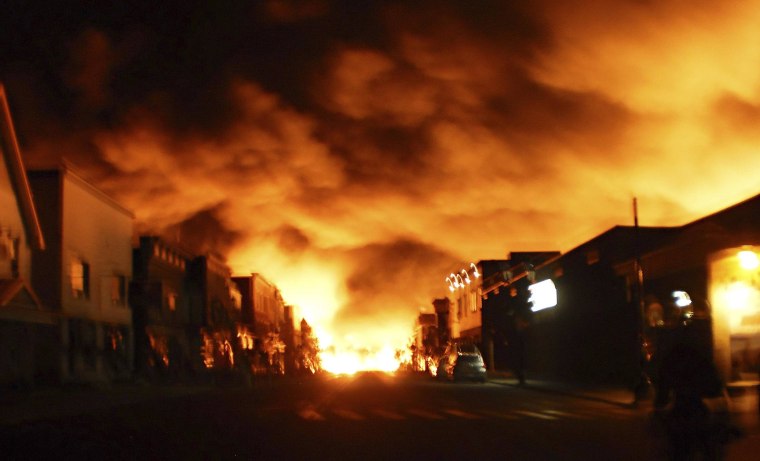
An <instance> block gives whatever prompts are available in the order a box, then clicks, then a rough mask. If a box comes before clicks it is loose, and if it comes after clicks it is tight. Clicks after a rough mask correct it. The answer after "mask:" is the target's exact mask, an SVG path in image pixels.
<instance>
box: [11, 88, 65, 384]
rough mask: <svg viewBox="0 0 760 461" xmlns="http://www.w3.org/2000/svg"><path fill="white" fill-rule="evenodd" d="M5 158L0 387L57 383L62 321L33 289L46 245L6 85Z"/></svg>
mask: <svg viewBox="0 0 760 461" xmlns="http://www.w3.org/2000/svg"><path fill="white" fill-rule="evenodd" d="M0 158H1V160H0V386H5V385H11V386H29V385H33V384H36V383H40V382H43V383H50V382H55V381H57V380H58V379H59V361H58V348H59V346H60V335H59V330H58V318H57V316H56V315H54V314H53V313H52V312H51V311H50V309H49V308H47V307H46V306H44V305H43V304H42V303H41V302H40V299H39V298H38V297H37V294H36V292H35V290H34V289H33V288H32V286H31V284H30V282H31V277H32V275H31V271H32V267H31V263H32V250H33V249H34V250H36V251H43V250H44V248H45V241H44V239H43V234H42V229H41V227H40V222H39V220H38V215H37V209H36V207H35V203H34V201H33V200H32V194H31V190H30V188H29V183H28V181H27V177H26V173H25V171H24V165H23V161H22V158H21V152H20V151H19V147H18V141H17V140H16V134H15V132H14V129H13V122H12V120H11V114H10V110H9V108H8V102H7V100H6V96H5V89H4V87H3V86H2V85H0Z"/></svg>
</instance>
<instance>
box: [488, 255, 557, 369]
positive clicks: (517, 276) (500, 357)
mask: <svg viewBox="0 0 760 461" xmlns="http://www.w3.org/2000/svg"><path fill="white" fill-rule="evenodd" d="M559 254H560V253H559V252H558V251H536V252H511V253H510V254H509V255H508V259H506V260H497V261H484V262H481V263H480V266H481V267H482V270H483V274H484V275H483V281H482V288H481V294H482V297H483V301H482V318H483V327H482V337H483V344H482V352H483V356H484V359H485V360H486V364H487V365H488V366H489V369H496V370H507V369H512V370H516V369H521V368H522V364H523V363H524V360H525V357H524V351H523V341H524V338H523V330H524V327H525V322H527V321H528V319H529V317H530V315H529V312H527V309H526V303H527V299H528V289H527V287H528V285H529V284H530V283H532V281H533V280H534V275H535V267H536V266H538V265H539V264H542V263H544V262H545V261H547V260H549V259H551V258H555V257H557V256H559Z"/></svg>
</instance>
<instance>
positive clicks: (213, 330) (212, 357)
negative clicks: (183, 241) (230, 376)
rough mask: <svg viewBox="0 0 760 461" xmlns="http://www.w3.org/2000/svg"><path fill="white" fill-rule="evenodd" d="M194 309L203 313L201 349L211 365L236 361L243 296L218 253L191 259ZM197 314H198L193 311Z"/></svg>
mask: <svg viewBox="0 0 760 461" xmlns="http://www.w3.org/2000/svg"><path fill="white" fill-rule="evenodd" d="M188 275H189V277H190V298H189V299H190V312H191V313H200V318H201V341H202V344H201V351H202V357H203V360H204V365H205V366H206V367H207V368H215V369H232V368H233V367H234V365H235V353H236V352H237V351H239V349H238V347H237V345H238V344H239V341H238V339H237V337H238V336H237V333H238V332H237V326H238V324H239V323H240V321H241V319H242V313H241V307H242V296H241V294H240V290H238V288H237V286H236V285H235V283H234V282H233V281H232V277H231V272H230V269H229V267H227V265H226V263H225V262H224V261H223V260H222V259H221V258H220V257H218V256H215V255H211V254H209V255H206V256H198V257H196V258H195V259H193V261H191V263H190V270H189V274H188ZM191 315H195V314H191Z"/></svg>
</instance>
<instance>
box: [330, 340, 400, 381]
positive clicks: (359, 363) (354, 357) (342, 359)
mask: <svg viewBox="0 0 760 461" xmlns="http://www.w3.org/2000/svg"><path fill="white" fill-rule="evenodd" d="M320 358H321V359H322V368H323V369H324V370H325V371H328V372H330V373H333V374H338V375H352V374H354V373H357V372H360V371H384V372H394V371H396V370H398V368H399V365H400V362H399V359H398V358H397V357H396V353H395V351H394V350H393V349H392V348H391V347H389V346H386V347H383V348H381V349H379V350H368V349H359V350H357V349H350V348H349V349H339V350H336V349H334V348H331V349H328V350H325V351H322V353H321V354H320Z"/></svg>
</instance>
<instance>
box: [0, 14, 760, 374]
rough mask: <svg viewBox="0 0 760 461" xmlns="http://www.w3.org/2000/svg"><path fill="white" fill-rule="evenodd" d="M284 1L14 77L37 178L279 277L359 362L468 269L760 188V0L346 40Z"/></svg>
mask: <svg viewBox="0 0 760 461" xmlns="http://www.w3.org/2000/svg"><path fill="white" fill-rule="evenodd" d="M253 3H258V2H253ZM269 3H271V2H269ZM276 3H278V4H283V2H276ZM286 3H287V4H288V5H291V6H292V8H287V9H286V10H287V11H285V10H278V11H277V12H275V11H273V10H272V11H269V10H255V11H248V12H247V13H250V14H251V15H252V16H251V17H256V18H257V19H256V20H257V21H261V24H263V26H262V27H249V24H248V23H247V22H246V21H240V24H245V26H246V27H245V28H241V29H240V30H227V29H223V28H221V27H232V26H230V25H228V24H218V23H213V22H211V23H209V25H208V31H209V35H208V36H203V37H197V36H195V35H192V34H193V33H195V31H194V30H184V29H183V30H181V31H174V30H173V29H172V32H173V33H174V32H176V33H182V34H189V35H190V36H189V37H185V36H183V37H181V39H179V38H177V37H174V36H172V37H171V38H170V39H169V38H167V37H163V36H162V34H163V33H165V32H164V31H163V30H161V28H159V27H155V26H154V25H151V24H126V25H123V27H119V28H111V26H110V25H109V24H99V23H97V22H95V23H92V24H91V23H90V22H89V20H88V21H82V24H87V27H84V26H82V27H80V25H79V24H78V23H77V24H74V25H71V26H70V27H63V26H62V27H60V28H57V29H60V30H61V31H66V33H67V34H69V35H68V36H66V37H63V38H59V37H56V39H55V40H54V41H53V40H49V41H47V42H45V41H43V42H40V43H43V44H47V45H49V47H51V48H50V50H47V49H45V47H44V46H41V45H37V48H40V49H45V52H44V53H41V54H40V55H39V56H37V59H38V60H39V62H36V61H34V60H33V56H32V53H34V52H35V49H34V48H33V47H26V46H25V47H23V49H15V48H14V53H12V54H11V55H10V56H12V57H14V59H7V60H5V61H3V60H0V71H2V72H3V73H2V75H0V79H3V80H7V81H5V82H4V83H5V85H6V90H7V92H8V94H9V97H10V100H11V103H13V104H12V105H13V106H14V107H13V113H14V117H15V120H14V121H15V122H16V125H17V126H16V128H17V131H19V132H20V133H22V136H21V137H20V138H22V141H23V142H24V146H23V152H24V155H25V157H26V158H25V162H26V164H27V166H31V167H35V166H39V165H43V166H44V165H48V164H49V163H51V162H57V161H59V160H60V159H61V158H62V157H65V158H67V159H68V160H69V161H70V162H71V163H72V164H73V165H74V166H75V167H76V168H77V170H78V171H80V172H81V173H82V176H84V177H86V178H88V180H90V181H92V182H93V183H94V184H95V185H96V186H97V187H99V188H101V189H103V190H104V191H105V192H106V193H108V194H109V195H111V196H113V197H114V198H115V199H116V200H117V201H119V202H120V203H121V204H123V205H124V206H125V207H127V208H129V209H130V210H132V211H133V212H134V214H135V216H136V225H137V231H138V232H141V233H155V234H159V235H162V236H165V237H166V238H167V239H169V240H179V241H180V242H181V243H182V244H184V245H185V246H187V247H189V248H192V249H193V251H197V252H199V253H203V252H207V251H214V252H217V253H221V254H222V255H224V256H225V257H226V258H227V260H228V262H229V264H230V265H231V267H232V269H233V272H234V273H235V274H236V275H246V274H250V273H252V272H256V273H260V274H262V275H263V276H264V277H266V278H267V279H268V280H270V281H271V282H273V283H274V284H275V285H277V286H278V287H279V288H280V290H281V292H282V295H283V297H284V299H285V301H286V302H287V303H289V304H291V305H293V306H294V307H295V309H296V312H295V315H296V316H299V315H300V316H303V317H304V318H306V320H307V321H308V322H309V323H310V324H311V325H312V326H313V327H315V331H317V334H318V336H319V339H320V343H321V344H322V345H323V347H324V348H325V350H327V349H328V348H329V347H333V348H334V351H335V354H336V360H337V361H339V362H341V363H349V362H350V361H351V360H358V358H357V357H356V356H354V357H352V358H345V359H343V358H340V359H338V358H337V357H338V356H339V355H340V353H341V351H348V350H360V349H362V348H366V349H368V350H372V351H385V350H387V349H390V350H394V349H397V348H403V347H405V346H406V344H407V343H408V336H409V335H410V334H411V329H412V325H413V321H414V317H415V316H416V315H417V314H418V313H419V308H420V306H427V307H430V305H431V302H432V300H433V299H434V298H436V297H442V296H444V295H445V294H446V293H447V290H448V285H447V284H446V282H445V277H446V276H448V275H449V274H450V269H451V267H452V265H456V264H459V263H460V262H461V261H468V262H469V261H478V260H481V259H503V258H505V257H506V255H507V254H508V253H509V252H511V251H552V250H559V251H567V250H569V249H572V248H574V247H575V246H577V245H579V244H581V243H583V242H584V241H586V240H588V239H590V238H593V237H594V236H596V235H598V234H599V233H601V232H604V231H605V230H607V229H609V228H610V227H612V226H615V225H621V224H622V225H625V224H629V225H630V224H633V217H632V212H631V201H632V198H633V197H637V199H638V205H639V208H638V209H639V222H640V224H641V225H643V226H678V225H682V224H685V223H686V222H689V221H691V220H693V219H697V218H699V217H702V216H704V215H706V214H709V213H712V212H715V211H718V210H720V209H722V208H724V207H727V206H730V205H733V204H735V203H737V202H739V201H741V200H744V199H747V198H749V197H752V196H754V195H756V194H757V193H758V192H760V179H758V175H757V174H756V173H755V172H757V171H760V66H759V65H758V63H760V27H758V24H760V3H759V2H757V1H750V0H736V1H731V2H716V1H707V0H694V1H688V2H687V1H682V0H672V1H662V2H634V1H625V0H599V1H595V2H572V1H559V0H541V1H537V2H493V3H489V5H494V6H493V11H488V12H485V11H483V9H482V8H479V7H472V8H471V7H469V6H467V7H463V6H461V5H462V4H464V3H466V2H447V1H445V0H442V1H440V2H421V3H419V4H418V2H388V3H389V5H380V4H383V2H377V3H379V4H377V5H376V3H375V2H372V5H375V6H373V7H372V8H373V9H372V10H371V11H369V10H367V11H366V12H367V13H368V14H364V15H356V17H355V20H356V21H359V22H357V23H356V24H354V26H355V27H352V30H351V31H350V33H344V32H345V31H339V30H336V31H332V30H329V28H326V27H325V28H323V27H313V25H314V24H318V23H319V22H312V21H325V22H323V23H322V24H341V23H342V22H341V21H342V19H341V20H340V21H338V20H335V19H336V17H333V16H331V15H333V14H339V13H341V12H339V11H337V10H336V9H335V8H340V7H339V6H337V5H335V6H334V7H333V6H331V7H329V8H328V7H324V8H315V9H310V10H308V12H305V11H300V13H299V14H296V13H298V10H299V8H298V7H297V5H300V4H302V3H303V4H312V3H313V2H305V3H304V2H286ZM317 3H320V4H321V2H317ZM361 3H362V2H357V6H356V8H362V6H360V4H361ZM180 4H181V2H180ZM244 4H245V2H243V4H241V5H244ZM496 4H499V5H500V6H499V7H497V6H496ZM421 5H424V6H421ZM241 8H246V7H245V6H241ZM489 8H490V7H489ZM291 9H292V11H291ZM37 13H39V14H44V12H43V11H40V12H37ZM307 13H308V14H307ZM343 13H345V12H343ZM369 13H371V14H369ZM8 14H21V12H13V11H9V12H8ZM177 17H183V16H181V15H178V16H177ZM220 17H224V15H220ZM340 17H341V18H343V16H340ZM58 19H59V18H53V21H57V20H58ZM206 19H209V18H203V20H204V21H205V20H206ZM9 23H13V24H14V29H13V30H12V31H10V32H6V34H11V35H9V36H8V37H12V38H13V40H8V42H9V46H17V47H19V46H21V45H24V44H26V43H38V42H37V38H39V31H36V30H30V31H26V32H25V31H24V30H22V29H23V27H24V25H25V24H32V25H33V24H36V19H35V20H18V21H14V20H13V19H11V20H10V21H9ZM56 23H57V22H56ZM159 23H161V21H156V24H159ZM15 26H18V28H16V27H15ZM216 27H220V29H219V30H216V29H215V28H216ZM202 29H203V30H204V31H205V30H206V28H202ZM315 30H318V31H319V34H318V35H319V36H314V35H313V34H314V31H315ZM378 32H379V33H378ZM2 33H3V31H0V34H2ZM61 33H63V32H61ZM279 33H282V34H283V35H282V36H287V37H289V39H288V40H287V43H285V42H281V43H280V42H275V41H272V37H274V36H278V34H279ZM24 34H26V35H24ZM365 34H366V35H365ZM322 35H327V36H326V37H325V36H322ZM228 36H234V37H238V38H239V39H237V40H217V41H216V43H215V44H214V46H206V45H207V44H208V43H209V42H208V37H228ZM379 36H382V37H383V38H382V39H379ZM152 37H153V38H155V37H158V38H163V40H153V38H152ZM267 40H269V41H267ZM299 40H302V41H299ZM11 42H12V43H11ZM176 43H183V44H187V45H186V46H188V47H190V48H188V49H187V50H182V52H181V53H178V52H177V50H175V49H172V48H166V47H171V46H174V45H172V44H176ZM300 43H304V44H306V43H308V44H309V46H300V45H295V46H294V44H300ZM197 44H202V45H203V46H198V45H197ZM261 44H271V45H272V46H263V45H261ZM280 45H281V46H282V47H284V48H282V49H280V48H278V46H280ZM288 46H290V48H288ZM162 47H164V48H162ZM230 47H231V48H230ZM220 50H221V51H224V52H223V53H222V52H220ZM304 50H308V52H304ZM154 51H155V52H154ZM54 53H58V54H59V55H56V59H50V56H52V55H54ZM178 54H181V55H182V56H185V57H188V56H190V57H192V59H184V60H183V59H177V60H166V59H161V60H160V61H153V60H152V59H155V58H156V57H165V56H175V55H178ZM282 56H287V60H286V61H287V65H283V64H282V63H283V62H284V60H283V59H281V58H282ZM230 58H234V59H230ZM15 59H22V60H27V59H28V60H29V62H23V63H19V62H16V61H15ZM188 62H190V63H192V65H188ZM56 66H59V67H56ZM164 69H166V70H169V71H170V72H167V73H166V74H165V75H164V73H163V70H164ZM198 69H208V70H210V71H208V72H198V71H197V70H198ZM27 74H29V75H27ZM177 76H181V77H182V78H181V80H182V84H181V85H178V84H177ZM143 77H144V78H143ZM50 81H53V82H54V85H53V86H52V87H50V86H47V85H48V84H47V83H45V82H50ZM378 354H380V352H378ZM383 354H384V353H383ZM380 359H381V357H378V360H380ZM330 360H332V359H331V358H328V362H329V361H330ZM377 366H379V365H377ZM355 367H356V366H355V365H352V366H351V368H355Z"/></svg>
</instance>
